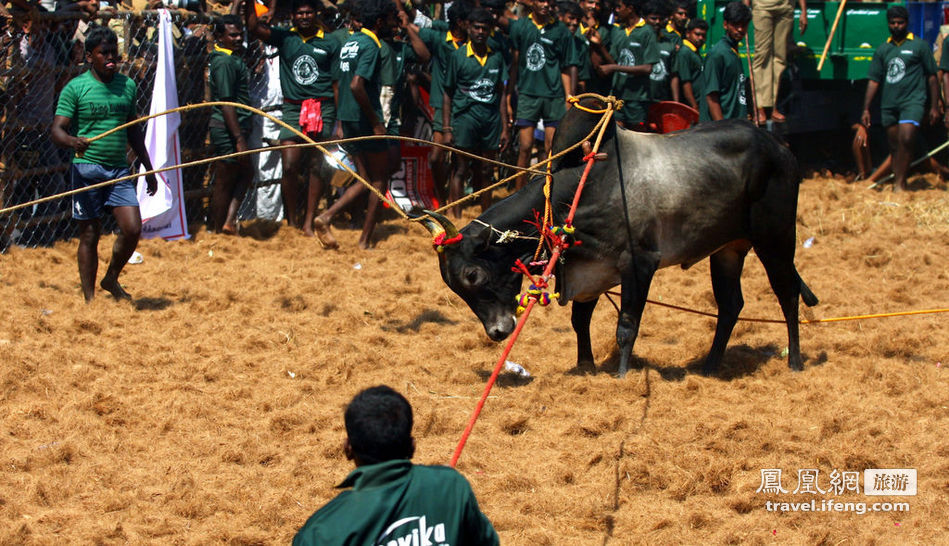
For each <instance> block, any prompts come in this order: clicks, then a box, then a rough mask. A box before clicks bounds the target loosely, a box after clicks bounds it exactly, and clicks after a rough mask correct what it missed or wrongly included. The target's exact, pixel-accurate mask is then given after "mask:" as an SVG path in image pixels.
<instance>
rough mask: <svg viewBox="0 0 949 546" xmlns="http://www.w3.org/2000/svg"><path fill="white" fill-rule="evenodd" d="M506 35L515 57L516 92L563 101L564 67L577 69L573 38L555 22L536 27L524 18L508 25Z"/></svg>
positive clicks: (561, 24) (531, 19) (531, 21)
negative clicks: (516, 56)
mask: <svg viewBox="0 0 949 546" xmlns="http://www.w3.org/2000/svg"><path fill="white" fill-rule="evenodd" d="M509 31H510V34H511V42H512V43H513V44H514V49H516V50H517V51H518V55H519V59H518V63H517V92H518V93H521V94H524V95H530V96H532V97H543V98H556V99H561V100H563V99H564V97H565V95H564V88H563V80H562V79H561V74H562V73H563V72H564V71H566V70H567V67H569V66H577V65H579V60H578V59H577V52H576V49H575V48H574V43H573V37H572V36H571V35H570V32H569V31H568V30H567V27H566V26H564V24H563V23H561V22H560V21H558V20H556V19H552V20H551V21H550V22H549V23H547V24H545V25H543V26H541V27H538V26H537V25H536V24H535V23H534V19H533V18H532V17H530V16H528V17H521V18H520V19H516V20H514V21H511V24H510V26H509Z"/></svg>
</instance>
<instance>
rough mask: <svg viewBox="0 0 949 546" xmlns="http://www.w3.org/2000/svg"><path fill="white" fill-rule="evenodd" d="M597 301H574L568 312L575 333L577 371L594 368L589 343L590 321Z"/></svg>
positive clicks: (590, 344)
mask: <svg viewBox="0 0 949 546" xmlns="http://www.w3.org/2000/svg"><path fill="white" fill-rule="evenodd" d="M597 301H599V298H597V299H593V300H590V301H574V302H573V308H572V309H571V312H570V323H571V324H572V325H573V331H574V332H576V333H577V368H578V369H586V370H592V369H593V368H594V367H595V364H594V362H593V345H592V343H590V319H591V318H593V310H594V309H596V302H597Z"/></svg>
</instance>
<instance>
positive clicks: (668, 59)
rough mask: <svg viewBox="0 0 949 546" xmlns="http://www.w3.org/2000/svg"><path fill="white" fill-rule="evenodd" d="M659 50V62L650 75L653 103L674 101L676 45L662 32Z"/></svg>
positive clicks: (650, 91) (650, 90) (650, 93)
mask: <svg viewBox="0 0 949 546" xmlns="http://www.w3.org/2000/svg"><path fill="white" fill-rule="evenodd" d="M656 46H657V47H658V48H659V62H658V63H656V64H654V65H652V73H651V74H649V95H650V97H651V98H652V100H653V102H659V101H664V100H672V87H671V85H670V84H671V81H672V75H673V74H674V72H673V70H674V67H675V57H676V44H675V42H674V41H673V40H672V39H671V38H669V37H668V36H665V35H664V34H663V33H661V32H660V34H659V39H658V41H657V42H656Z"/></svg>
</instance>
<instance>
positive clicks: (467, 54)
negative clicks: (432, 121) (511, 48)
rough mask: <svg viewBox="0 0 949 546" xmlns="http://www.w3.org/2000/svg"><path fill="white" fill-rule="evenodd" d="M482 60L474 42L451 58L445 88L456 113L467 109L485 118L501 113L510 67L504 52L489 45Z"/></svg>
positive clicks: (464, 111)
mask: <svg viewBox="0 0 949 546" xmlns="http://www.w3.org/2000/svg"><path fill="white" fill-rule="evenodd" d="M481 61H482V60H479V58H478V57H477V55H475V53H474V50H473V49H472V48H471V43H468V44H466V45H465V47H463V48H460V49H458V51H455V53H454V54H452V56H451V57H450V58H449V59H448V69H447V70H446V71H445V81H444V82H443V83H444V87H443V89H444V91H445V93H447V94H448V96H449V97H450V98H451V114H452V116H453V117H454V116H456V115H458V114H464V113H469V115H473V116H476V117H478V118H481V119H484V118H487V117H497V116H499V115H500V110H499V108H500V106H501V92H500V91H501V88H502V86H503V84H504V76H505V70H506V67H505V64H504V56H503V55H501V52H500V51H494V50H492V49H491V48H490V47H489V48H488V52H487V54H486V55H485V56H484V58H483V61H484V62H483V63H482V62H481Z"/></svg>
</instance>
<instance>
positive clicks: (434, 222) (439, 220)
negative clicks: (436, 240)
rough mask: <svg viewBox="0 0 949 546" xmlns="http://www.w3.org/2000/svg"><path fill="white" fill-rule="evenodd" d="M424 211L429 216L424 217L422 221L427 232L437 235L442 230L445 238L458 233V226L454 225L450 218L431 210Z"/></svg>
mask: <svg viewBox="0 0 949 546" xmlns="http://www.w3.org/2000/svg"><path fill="white" fill-rule="evenodd" d="M424 212H425V214H427V215H428V216H429V217H428V218H424V219H423V220H422V223H423V224H424V225H425V228H426V229H428V231H429V233H431V234H432V235H438V234H439V233H441V232H443V231H444V232H445V238H446V239H451V238H452V237H455V236H456V235H458V228H456V227H455V224H452V223H451V220H449V219H448V218H446V217H444V216H442V215H441V214H439V213H437V212H435V211H432V210H425V211H424Z"/></svg>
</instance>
